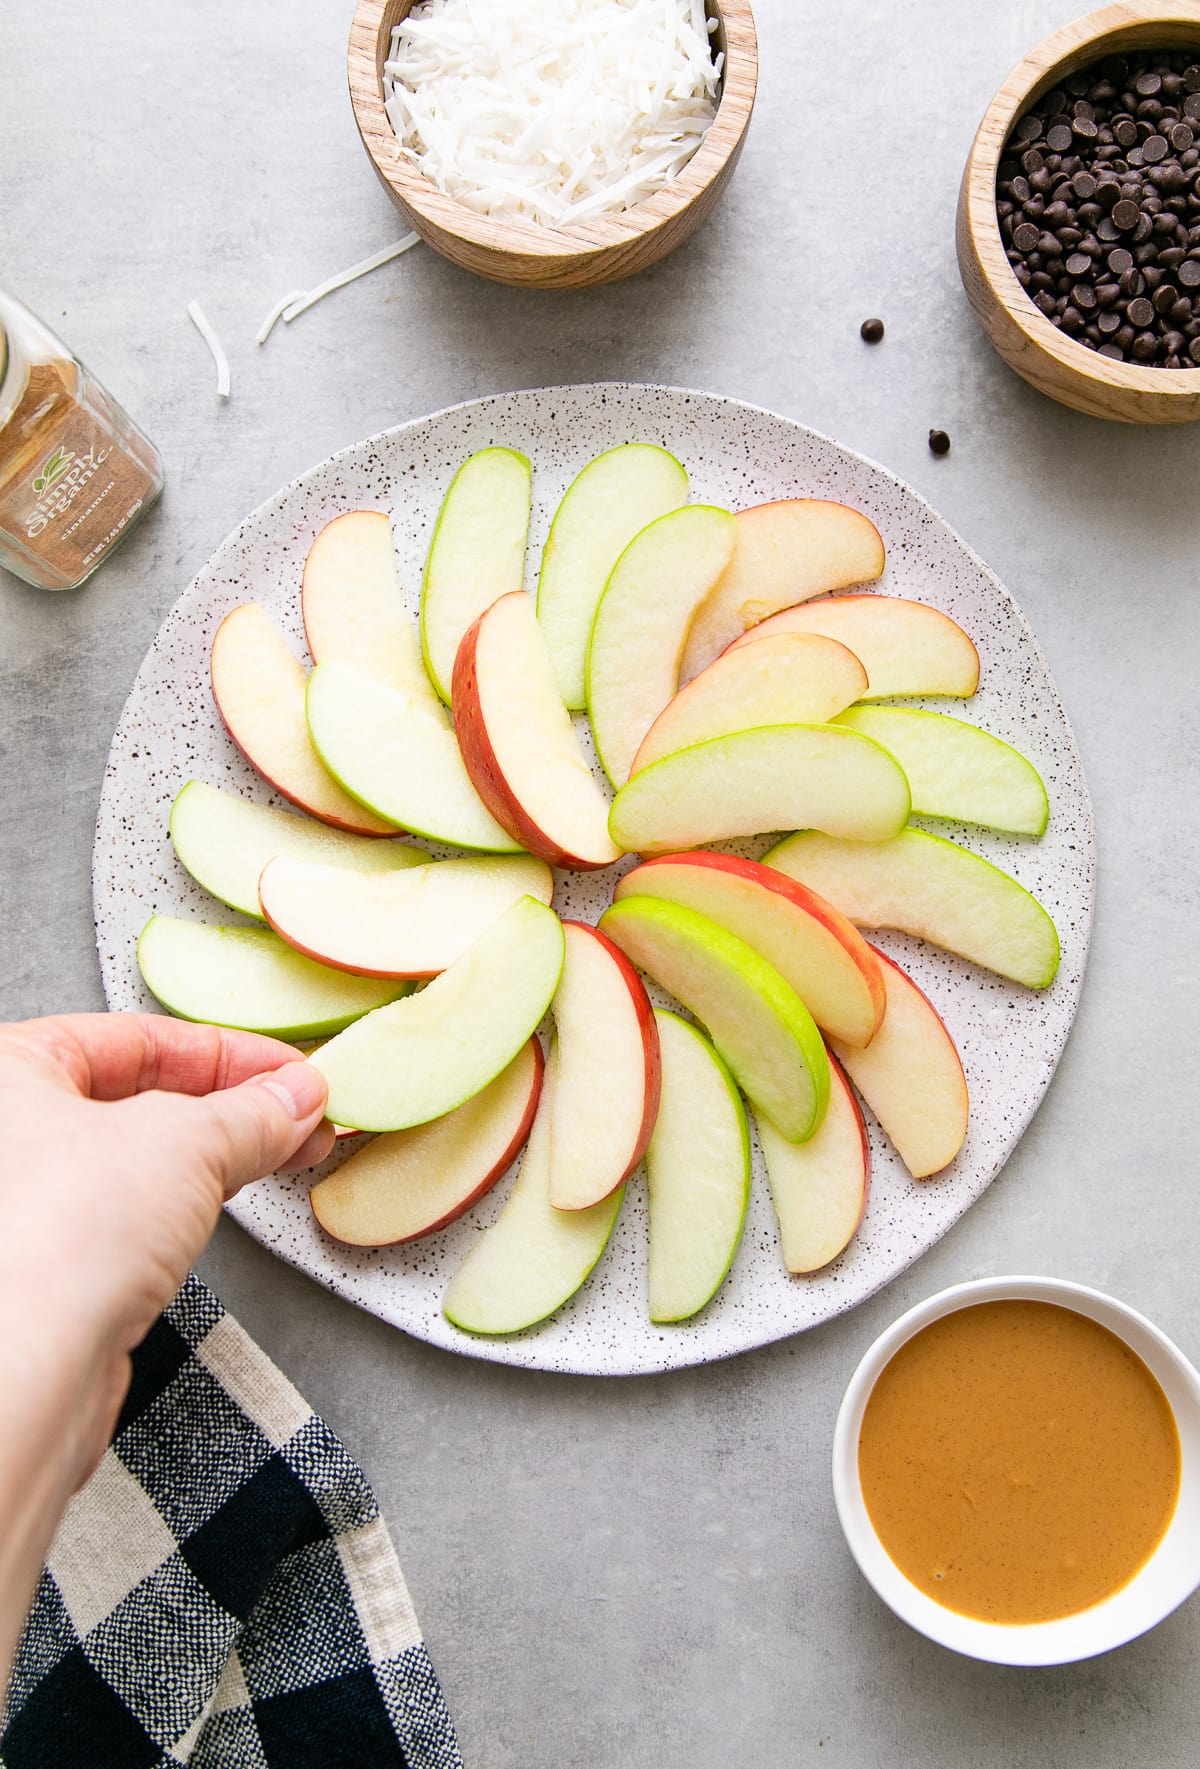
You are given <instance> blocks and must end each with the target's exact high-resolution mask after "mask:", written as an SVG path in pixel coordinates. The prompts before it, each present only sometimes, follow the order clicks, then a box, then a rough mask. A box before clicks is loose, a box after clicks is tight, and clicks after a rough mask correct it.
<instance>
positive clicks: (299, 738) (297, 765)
mask: <svg viewBox="0 0 1200 1769" xmlns="http://www.w3.org/2000/svg"><path fill="white" fill-rule="evenodd" d="M307 683H308V678H307V676H306V675H305V672H304V666H303V664H302V663H301V662H300V660H299V658H297V657H295V656H294V655H293V654H292V652H291V651H290V650H289V648H288V645H287V643H286V641H285V639H284V637H283V635H282V633H280V632H279V631H278V630H277V629H276V627H275V626H274V625H273V623H272V621H271V618H270V616H269V615H268V614H267V612H266V610H265V609H263V608H260V607H259V606H258V604H257V603H256V602H246V603H243V605H242V606H241V607H240V608H235V609H234V610H233V612H232V614H227V615H226V616H225V619H224V620H223V621H222V622H221V624H220V626H219V627H218V628H217V632H216V637H215V638H214V639H213V647H212V691H213V699H214V700H215V701H216V703H217V711H218V712H219V713H220V715H221V717H222V718H223V719H224V721H225V726H226V729H227V730H228V732H229V735H230V736H231V737H232V739H233V741H234V742H235V743H236V744H237V746H238V748H239V749H240V750H241V752H242V754H243V755H244V756H245V758H246V760H247V761H248V762H249V763H250V765H251V767H252V768H257V769H258V772H259V773H260V774H261V775H262V777H263V779H264V780H267V781H269V782H270V784H271V785H272V786H273V787H274V788H275V790H276V792H281V793H282V794H283V796H284V798H286V799H291V801H292V803H293V804H294V805H299V806H300V808H301V810H302V811H308V812H310V813H311V815H312V816H314V817H319V818H320V819H321V821H322V823H332V824H333V825H334V827H335V828H337V829H349V830H353V831H354V832H355V834H357V835H395V833H396V826H395V824H393V823H385V822H384V820H383V818H382V817H376V816H375V814H374V813H373V812H372V811H368V810H366V809H364V807H363V806H362V805H360V804H358V803H357V802H356V801H355V800H354V799H352V798H351V797H350V795H349V793H348V792H344V791H343V790H342V788H341V787H340V786H339V785H338V783H337V781H336V780H334V779H333V778H332V777H331V776H330V775H329V774H328V773H327V772H326V770H325V769H324V767H323V766H322V765H321V761H320V759H319V757H318V755H317V752H316V750H315V749H314V748H313V746H312V739H311V738H310V737H309V734H308V721H307V719H306V718H305V713H304V693H305V688H306V686H307Z"/></svg>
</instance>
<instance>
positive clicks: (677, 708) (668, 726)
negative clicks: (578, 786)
mask: <svg viewBox="0 0 1200 1769" xmlns="http://www.w3.org/2000/svg"><path fill="white" fill-rule="evenodd" d="M866 685H867V672H866V670H865V669H864V668H863V666H862V664H861V663H860V662H859V661H858V659H857V657H855V655H854V653H853V652H852V651H847V649H846V647H845V646H844V645H839V644H838V642H837V640H836V639H825V638H822V637H821V636H820V635H819V634H817V633H779V634H777V635H776V637H775V638H773V639H762V640H760V641H759V643H758V644H757V645H756V646H754V647H753V648H751V647H750V646H749V645H747V646H745V647H743V648H741V649H738V648H737V647H736V646H734V647H731V648H730V649H729V650H728V651H723V652H722V653H721V655H720V657H718V658H717V660H716V662H715V663H710V664H709V666H708V668H707V669H706V670H701V672H700V674H699V675H698V676H697V677H695V679H694V680H693V681H691V682H689V683H688V685H687V687H686V688H681V689H680V690H679V692H678V694H676V696H675V698H674V699H673V700H671V701H669V702H668V703H667V705H666V706H665V707H664V708H663V710H662V712H660V713H659V715H658V717H657V718H656V719H655V721H654V723H653V724H652V725H651V727H650V729H649V730H648V731H647V733H646V735H645V737H644V738H643V739H642V744H641V747H640V749H639V750H638V752H637V754H636V755H635V756H634V758H633V765H632V767H631V768H630V773H631V774H640V773H641V771H642V769H643V768H648V767H649V766H650V764H651V762H658V761H661V760H662V758H663V756H668V755H674V753H675V751H676V750H680V749H690V748H691V746H692V745H693V744H694V743H707V742H708V740H709V739H710V738H711V737H726V736H728V734H729V733H730V732H731V731H750V730H754V729H755V728H757V727H758V726H760V725H824V724H825V723H826V722H827V721H828V720H829V719H832V718H833V717H834V715H835V714H836V713H840V712H844V711H845V710H846V708H847V707H848V706H851V705H853V703H854V702H855V701H856V700H858V699H860V698H861V696H862V692H863V690H864V688H865V687H866Z"/></svg>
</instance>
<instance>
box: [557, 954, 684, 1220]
mask: <svg viewBox="0 0 1200 1769" xmlns="http://www.w3.org/2000/svg"><path fill="white" fill-rule="evenodd" d="M563 927H564V928H568V927H578V928H583V929H584V931H585V932H586V933H588V934H590V935H591V936H592V938H593V939H595V940H598V941H599V943H600V944H601V946H603V947H604V950H605V951H606V952H607V953H608V955H609V957H610V958H611V959H612V961H613V963H614V964H615V965H616V967H617V969H618V971H619V972H620V973H621V979H622V981H623V982H624V984H625V986H626V988H627V989H628V990H629V995H630V999H631V1000H632V1002H633V1008H634V1012H635V1014H636V1015H637V1024H638V1031H639V1033H640V1034H641V1039H642V1051H643V1054H644V1056H645V1065H646V1105H645V1110H644V1111H643V1113H642V1122H641V1127H640V1129H639V1131H638V1135H637V1141H636V1142H635V1143H634V1146H633V1153H632V1155H631V1156H630V1160H629V1165H628V1166H627V1167H626V1169H625V1171H624V1173H622V1175H621V1177H620V1178H619V1179H618V1180H616V1181H615V1183H614V1184H613V1185H612V1186H611V1187H610V1188H609V1194H610V1195H611V1193H612V1192H615V1191H616V1190H617V1187H618V1186H622V1185H624V1184H625V1181H626V1180H627V1179H628V1178H629V1176H630V1174H631V1173H633V1171H634V1170H635V1168H637V1167H639V1166H640V1165H641V1163H642V1161H643V1160H644V1159H645V1156H646V1150H647V1149H648V1148H649V1146H650V1138H651V1137H652V1136H653V1135H654V1126H655V1124H656V1123H657V1121H658V1103H659V1100H660V1099H661V1097H662V1051H661V1048H660V1046H659V1041H658V1023H657V1021H656V1020H655V1018H654V1005H653V1003H652V1002H651V1000H650V997H649V996H648V995H647V993H646V985H645V984H644V983H643V982H642V979H641V977H640V976H639V975H638V972H637V968H636V966H635V965H633V964H632V963H631V962H630V960H629V959H628V958H626V956H625V954H624V953H623V952H622V951H621V948H620V947H619V946H618V945H617V944H616V943H615V942H614V941H613V940H610V939H609V937H608V935H607V934H604V933H601V931H600V929H599V928H598V927H593V926H592V925H591V923H590V922H586V921H569V920H564V922H563ZM591 1202H592V1203H593V1204H595V1203H599V1202H600V1200H599V1199H597V1198H593V1199H592V1200H591ZM586 1207H587V1206H581V1208H586Z"/></svg>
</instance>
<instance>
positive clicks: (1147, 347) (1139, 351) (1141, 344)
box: [1129, 332, 1158, 362]
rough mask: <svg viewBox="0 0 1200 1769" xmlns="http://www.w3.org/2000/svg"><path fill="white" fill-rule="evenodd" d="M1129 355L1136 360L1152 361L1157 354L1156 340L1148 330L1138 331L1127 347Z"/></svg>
mask: <svg viewBox="0 0 1200 1769" xmlns="http://www.w3.org/2000/svg"><path fill="white" fill-rule="evenodd" d="M1129 350H1130V355H1131V356H1133V357H1135V358H1136V359H1137V361H1138V362H1153V361H1154V358H1155V357H1156V356H1157V355H1158V340H1157V339H1156V338H1152V337H1151V335H1150V333H1149V332H1139V334H1138V335H1137V337H1136V338H1135V339H1134V340H1133V343H1132V344H1131V345H1130V347H1129Z"/></svg>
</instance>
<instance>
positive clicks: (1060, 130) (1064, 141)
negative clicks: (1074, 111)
mask: <svg viewBox="0 0 1200 1769" xmlns="http://www.w3.org/2000/svg"><path fill="white" fill-rule="evenodd" d="M1093 133H1094V126H1093ZM1070 145H1071V131H1070V129H1069V128H1068V127H1067V125H1066V124H1065V123H1056V124H1055V125H1054V127H1053V129H1048V130H1047V131H1046V146H1047V147H1048V148H1049V149H1050V151H1051V153H1055V154H1065V153H1066V151H1067V149H1068V148H1069V147H1070Z"/></svg>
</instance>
